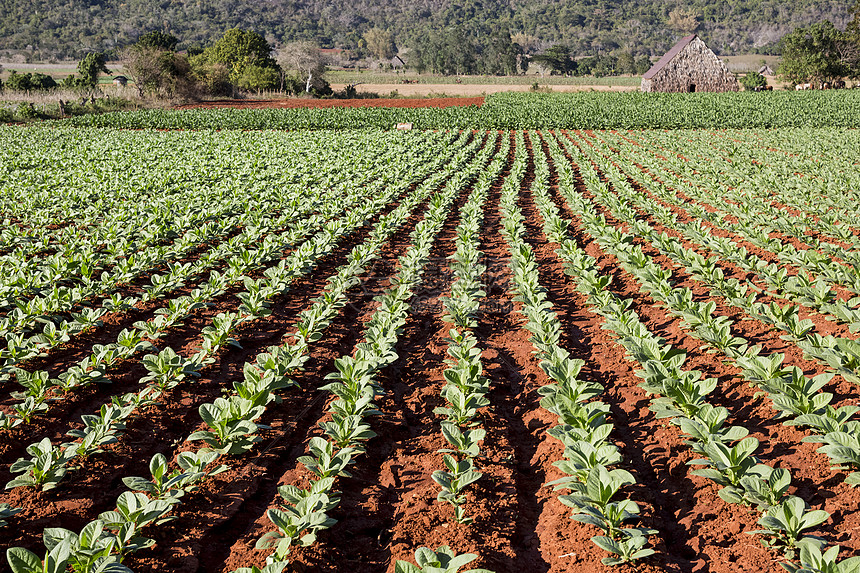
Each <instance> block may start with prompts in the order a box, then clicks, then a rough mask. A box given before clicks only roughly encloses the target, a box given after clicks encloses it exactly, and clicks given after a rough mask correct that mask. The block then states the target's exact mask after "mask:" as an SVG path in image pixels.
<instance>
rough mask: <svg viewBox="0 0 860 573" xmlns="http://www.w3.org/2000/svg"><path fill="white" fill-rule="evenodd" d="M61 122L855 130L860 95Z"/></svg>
mask: <svg viewBox="0 0 860 573" xmlns="http://www.w3.org/2000/svg"><path fill="white" fill-rule="evenodd" d="M62 121H63V122H64V123H68V124H71V125H77V126H87V127H118V128H126V129H144V128H147V129H361V128H374V129H391V128H393V127H394V125H395V124H397V123H402V122H409V123H412V124H413V125H414V126H415V127H416V128H418V129H455V128H460V129H540V128H568V129H683V128H708V129H743V128H775V127H860V90H839V91H818V92H816V91H805V92H762V93H752V92H739V93H718V94H713V93H710V94H709V93H698V94H658V93H638V92H626V93H588V92H583V93H569V94H531V93H503V94H494V95H491V96H488V97H487V98H486V102H485V103H484V105H482V106H480V107H477V106H466V107H448V108H444V109H436V108H417V109H413V108H337V109H317V108H303V109H264V110H256V109H255V110H242V109H221V110H152V111H132V112H119V113H110V114H103V115H85V116H78V117H75V118H72V119H69V120H62Z"/></svg>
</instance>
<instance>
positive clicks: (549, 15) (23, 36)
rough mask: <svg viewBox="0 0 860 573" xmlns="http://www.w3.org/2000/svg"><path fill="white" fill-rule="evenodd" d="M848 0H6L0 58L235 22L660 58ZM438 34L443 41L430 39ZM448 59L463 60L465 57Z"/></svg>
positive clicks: (349, 37) (412, 45) (342, 35)
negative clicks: (690, 41) (676, 44)
mask: <svg viewBox="0 0 860 573" xmlns="http://www.w3.org/2000/svg"><path fill="white" fill-rule="evenodd" d="M852 3H853V0H724V1H722V2H712V1H710V0H687V1H685V2H680V0H624V1H622V0H520V1H518V2H516V3H512V2H508V1H506V0H460V1H458V2H445V1H443V0H416V1H414V2H385V3H383V2H379V1H378V0H280V1H278V0H276V1H274V2H273V1H269V0H243V1H242V2H237V1H236V0H199V1H196V2H155V3H154V2H149V1H147V0H88V1H87V2H64V1H60V0H4V3H3V17H2V18H0V52H3V53H2V54H0V56H6V57H9V56H11V55H15V54H19V55H21V56H23V57H27V58H30V59H31V60H33V61H48V60H52V59H54V60H56V59H75V60H77V59H80V58H81V57H83V56H84V55H85V54H86V53H89V52H109V51H110V50H115V49H118V48H120V47H122V46H125V45H128V44H131V43H133V42H135V41H136V40H137V38H138V37H139V36H140V35H142V34H143V33H145V32H148V31H151V30H161V31H164V32H167V33H170V34H172V35H174V36H175V37H177V38H180V39H181V40H182V44H181V48H182V49H200V48H202V47H205V46H206V45H207V44H208V43H209V42H210V41H211V39H212V38H217V37H220V36H221V35H223V34H224V32H225V31H226V30H228V29H231V28H236V27H238V28H241V29H247V30H255V31H256V32H258V33H260V34H261V35H262V36H263V37H264V38H266V39H267V40H268V41H269V43H270V44H274V43H276V41H284V42H286V41H298V40H307V41H312V42H315V43H317V44H319V45H320V46H322V47H324V48H342V49H345V50H350V51H351V52H353V53H354V54H356V56H357V57H361V55H362V54H368V53H369V50H368V45H367V41H366V38H365V34H366V33H367V32H368V31H369V30H372V29H381V30H388V31H390V32H391V33H392V34H393V37H394V40H395V42H396V43H397V45H398V47H400V48H401V49H406V48H408V49H417V50H420V51H422V52H424V53H426V52H428V51H432V50H431V48H432V47H433V46H434V45H438V44H439V43H440V42H443V41H446V37H447V36H450V35H451V34H452V33H459V34H460V35H461V36H462V37H463V38H465V39H467V40H468V41H469V43H470V45H474V47H475V48H476V49H472V50H470V53H472V54H479V56H477V57H476V58H475V60H476V61H475V63H474V64H471V65H474V66H475V68H476V69H480V70H482V71H486V72H487V73H489V71H490V70H492V69H497V70H498V69H504V68H505V66H509V64H510V54H509V52H508V47H507V46H499V47H496V46H494V44H495V43H496V42H497V41H498V40H499V37H500V36H499V35H497V34H496V32H497V31H502V34H501V36H504V34H505V33H507V34H509V35H510V36H511V37H512V38H513V43H514V44H517V45H519V46H520V47H521V48H522V49H523V51H524V53H525V54H527V55H536V54H538V53H541V52H542V51H544V50H546V49H547V48H549V47H550V46H552V45H556V44H560V45H565V46H567V47H568V48H569V49H570V50H571V51H572V52H573V53H575V54H578V55H582V56H597V55H606V54H616V55H617V54H618V53H620V52H622V51H625V50H633V51H634V55H642V54H644V55H649V56H656V55H659V54H662V53H664V52H665V51H666V50H667V49H669V48H670V47H671V45H672V44H673V41H674V40H675V39H676V38H677V37H678V34H680V35H683V34H686V33H691V32H697V33H699V34H700V35H701V37H702V39H703V40H705V42H706V43H707V44H708V45H709V46H711V47H712V48H713V49H715V50H717V52H718V53H720V54H722V55H730V54H737V53H751V52H755V53H762V52H763V51H764V52H767V51H772V50H774V49H776V48H775V42H776V41H777V40H778V39H779V38H780V37H781V36H782V35H784V34H785V33H787V32H790V31H791V30H792V29H793V28H794V27H795V26H797V25H807V24H811V23H815V22H818V21H823V20H829V21H831V22H833V23H834V24H835V25H836V27H837V28H840V29H842V28H844V26H845V24H846V23H847V21H848V18H849V17H848V7H849V6H850V5H851V4H852ZM434 34H438V35H439V36H441V37H442V38H439V37H434ZM454 65H460V66H463V65H465V63H464V62H460V63H456V62H455V64H454Z"/></svg>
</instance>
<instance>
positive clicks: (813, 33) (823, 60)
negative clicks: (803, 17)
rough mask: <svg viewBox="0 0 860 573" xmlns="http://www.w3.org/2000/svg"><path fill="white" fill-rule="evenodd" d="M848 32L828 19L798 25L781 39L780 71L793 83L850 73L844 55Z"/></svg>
mask: <svg viewBox="0 0 860 573" xmlns="http://www.w3.org/2000/svg"><path fill="white" fill-rule="evenodd" d="M846 42H848V38H847V37H846V35H845V33H843V32H840V31H839V30H837V29H836V28H835V27H834V26H833V24H832V23H831V22H829V21H827V20H825V21H824V22H819V23H817V24H812V25H810V26H807V27H806V28H795V30H794V31H793V32H791V33H789V34H786V35H785V36H783V37H782V39H781V40H780V43H781V44H782V63H781V64H780V66H779V74H780V75H781V76H782V77H783V78H784V79H786V80H787V81H789V82H791V83H793V84H802V83H816V84H822V83H825V82H832V81H833V80H836V79H840V78H843V77H845V76H846V75H848V72H849V71H850V70H849V66H848V65H847V63H846V61H845V60H844V59H843V49H844V45H845V44H846Z"/></svg>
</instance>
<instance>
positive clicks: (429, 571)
mask: <svg viewBox="0 0 860 573" xmlns="http://www.w3.org/2000/svg"><path fill="white" fill-rule="evenodd" d="M477 558H478V556H477V555H475V554H473V553H463V554H462V555H456V554H455V553H454V552H453V551H451V548H450V547H448V546H447V545H443V546H441V547H438V548H437V549H436V551H433V550H432V549H430V548H429V547H419V548H418V549H417V550H416V551H415V563H417V565H416V564H412V563H410V562H408V561H402V560H398V561H397V563H396V564H395V566H394V571H395V573H492V571H490V570H488V569H468V570H466V571H460V568H461V567H464V566H465V565H467V564H469V563H471V562H472V561H474V560H475V559H477Z"/></svg>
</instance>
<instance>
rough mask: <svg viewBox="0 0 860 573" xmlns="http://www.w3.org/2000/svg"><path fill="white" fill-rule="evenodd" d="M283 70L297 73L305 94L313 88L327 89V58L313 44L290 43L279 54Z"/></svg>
mask: <svg viewBox="0 0 860 573" xmlns="http://www.w3.org/2000/svg"><path fill="white" fill-rule="evenodd" d="M278 63H279V64H280V66H281V69H282V70H283V71H284V73H286V72H287V71H292V72H296V73H297V74H298V77H299V78H300V79H301V80H302V81H303V82H304V84H305V93H310V92H311V88H318V89H325V86H327V85H328V82H326V81H325V77H324V76H325V71H326V69H325V58H324V57H323V54H322V52H321V51H320V49H319V46H317V45H316V44H314V43H313V42H290V43H289V44H287V45H286V46H284V47H283V48H282V49H281V50H280V52H278Z"/></svg>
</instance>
